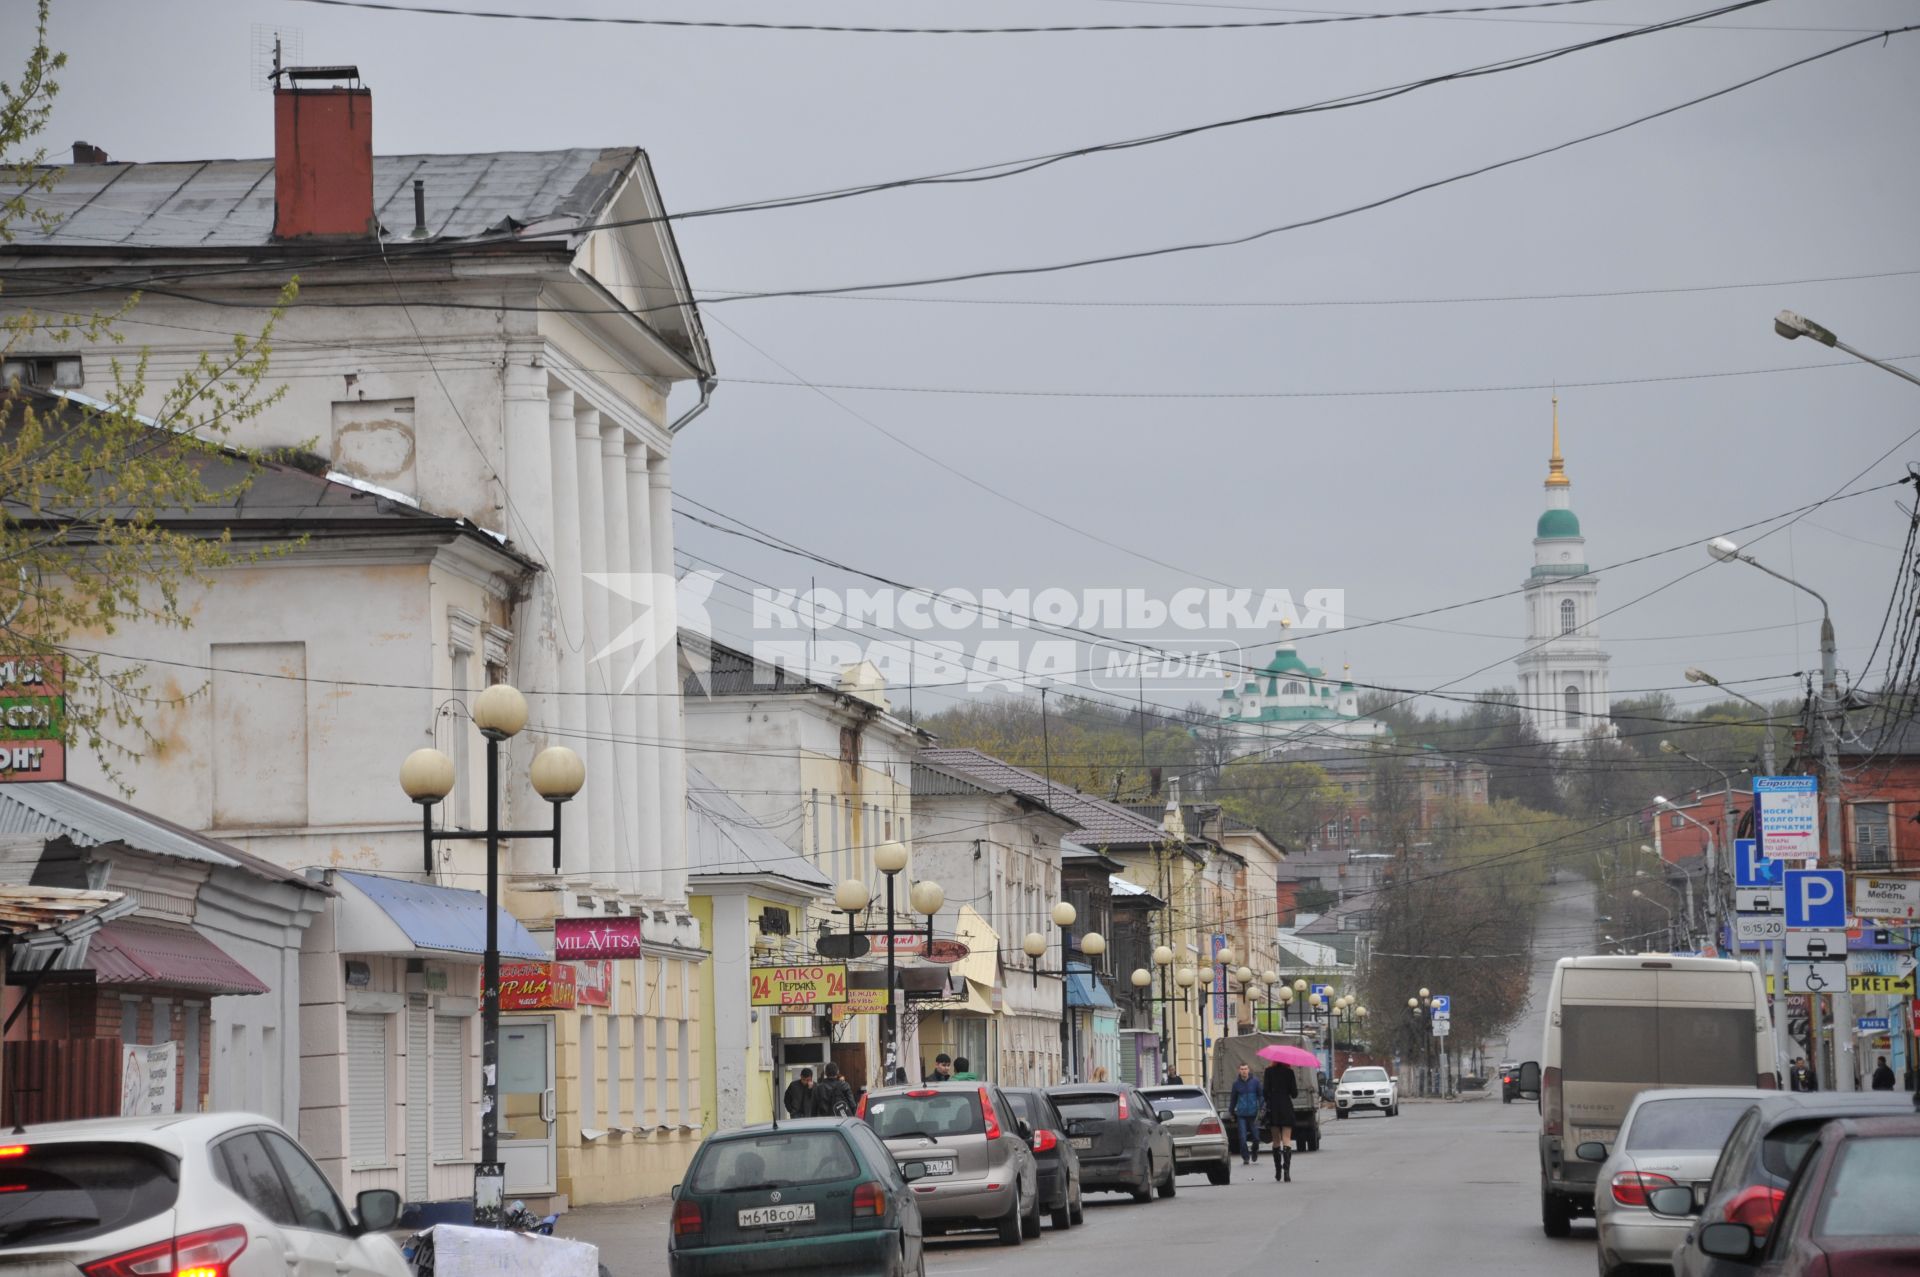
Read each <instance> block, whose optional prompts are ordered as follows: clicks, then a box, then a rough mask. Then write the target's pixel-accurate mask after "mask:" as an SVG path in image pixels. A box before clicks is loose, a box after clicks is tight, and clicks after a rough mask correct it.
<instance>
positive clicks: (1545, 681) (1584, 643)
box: [1516, 395, 1613, 745]
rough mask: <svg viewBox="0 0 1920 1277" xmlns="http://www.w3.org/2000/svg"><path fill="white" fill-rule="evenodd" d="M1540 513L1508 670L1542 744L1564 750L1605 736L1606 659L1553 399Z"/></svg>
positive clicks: (1608, 727)
mask: <svg viewBox="0 0 1920 1277" xmlns="http://www.w3.org/2000/svg"><path fill="white" fill-rule="evenodd" d="M1545 487H1546V492H1547V508H1546V511H1545V512H1544V513H1542V514H1541V516H1540V520H1539V522H1538V523H1537V524H1536V525H1535V527H1534V536H1533V571H1532V573H1531V574H1530V575H1529V576H1528V577H1527V580H1526V582H1525V591H1526V592H1525V594H1524V595H1523V597H1524V599H1525V600H1526V606H1527V651H1526V653H1525V654H1524V655H1522V656H1521V657H1520V658H1519V660H1518V661H1517V662H1516V664H1517V665H1518V667H1519V673H1520V703H1521V704H1522V705H1523V706H1525V707H1526V710H1527V712H1528V714H1529V715H1530V716H1531V717H1532V719H1533V725H1534V729H1535V731H1537V732H1538V733H1539V735H1540V738H1541V739H1542V740H1544V741H1547V742H1549V743H1550V744H1554V745H1568V744H1573V743H1575V742H1578V741H1580V740H1584V739H1585V738H1586V737H1588V736H1591V735H1593V734H1595V733H1596V732H1597V733H1600V734H1603V735H1608V736H1611V735H1612V734H1613V728H1612V721H1611V720H1610V719H1609V718H1608V717H1607V712H1608V709H1609V708H1610V706H1609V703H1608V696H1607V654H1606V652H1604V651H1602V650H1601V648H1600V642H1599V636H1598V634H1597V633H1596V632H1595V618H1596V617H1597V616H1598V615H1599V610H1600V604H1599V594H1600V589H1599V585H1600V583H1599V580H1598V578H1596V577H1594V576H1593V575H1592V574H1591V573H1589V572H1588V571H1587V541H1586V538H1585V537H1583V536H1581V535H1580V518H1579V516H1578V515H1576V514H1574V512H1573V502H1572V495H1573V491H1572V489H1573V484H1572V482H1571V481H1570V480H1569V479H1568V478H1567V473H1566V462H1565V461H1563V460H1562V459H1561V457H1560V399H1559V396H1557V395H1556V396H1555V397H1554V400H1553V455H1552V456H1551V457H1550V458H1548V460H1547V481H1546V484H1545Z"/></svg>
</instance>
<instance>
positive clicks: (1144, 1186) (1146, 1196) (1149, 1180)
mask: <svg viewBox="0 0 1920 1277" xmlns="http://www.w3.org/2000/svg"><path fill="white" fill-rule="evenodd" d="M1127 1191H1129V1192H1131V1193H1132V1194H1133V1200H1134V1201H1136V1202H1150V1201H1152V1200H1153V1158H1152V1156H1148V1158H1147V1173H1146V1174H1145V1175H1142V1176H1141V1177H1140V1185H1139V1187H1138V1188H1132V1189H1129V1190H1127Z"/></svg>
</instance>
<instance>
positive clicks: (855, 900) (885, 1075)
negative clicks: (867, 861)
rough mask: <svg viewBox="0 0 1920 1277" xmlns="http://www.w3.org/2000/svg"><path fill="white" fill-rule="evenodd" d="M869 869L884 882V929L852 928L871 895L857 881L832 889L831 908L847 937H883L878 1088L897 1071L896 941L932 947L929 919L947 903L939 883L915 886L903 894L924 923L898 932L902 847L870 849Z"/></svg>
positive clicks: (890, 844) (904, 855) (888, 845)
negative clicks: (841, 918)
mask: <svg viewBox="0 0 1920 1277" xmlns="http://www.w3.org/2000/svg"><path fill="white" fill-rule="evenodd" d="M873 867H874V868H875V869H878V870H879V871H880V872H881V874H882V875H884V876H885V878H886V880H887V925H886V926H884V927H865V928H860V927H855V926H854V925H853V918H854V915H855V914H857V913H860V912H862V911H863V910H865V909H866V908H867V906H868V905H870V904H871V903H872V900H873V898H872V893H870V892H869V891H868V890H867V884H866V883H864V882H862V881H861V880H860V879H858V878H848V879H846V880H845V881H843V882H841V883H840V885H839V886H837V887H835V888H834V889H833V903H834V907H835V908H837V909H839V910H840V912H842V913H844V914H846V915H847V934H848V935H849V936H868V937H873V938H879V937H885V939H886V942H887V1019H886V1026H887V1027H886V1044H885V1048H884V1054H883V1055H882V1057H881V1058H882V1063H881V1066H880V1084H881V1085H882V1086H886V1085H889V1084H891V1083H892V1081H893V1077H894V1073H895V1071H896V1070H897V1069H898V1068H899V1067H900V1007H899V1005H898V1002H899V990H898V989H897V988H896V984H897V980H896V976H895V955H896V953H897V952H898V950H899V947H900V937H901V936H902V935H903V934H905V935H918V936H921V937H922V938H923V940H924V942H925V943H927V944H932V943H933V916H934V915H935V914H937V913H939V912H940V909H941V906H943V905H945V904H946V902H947V893H946V891H945V890H944V889H943V888H942V887H941V886H940V884H939V883H937V882H933V881H931V880H928V881H922V882H916V883H914V884H913V886H912V887H911V888H910V889H909V890H908V891H907V902H908V904H909V906H910V907H911V908H912V909H913V911H914V912H915V913H917V914H920V915H921V916H922V917H924V918H925V919H926V923H925V924H924V926H921V927H914V928H912V929H911V930H909V931H906V932H902V931H901V930H900V926H899V922H898V920H897V918H896V917H895V915H894V889H893V882H894V879H895V878H897V877H898V876H899V875H900V872H901V870H903V869H905V868H906V867H907V849H906V846H905V845H904V844H902V843H898V842H883V843H881V844H880V845H879V846H878V847H875V848H874V849H873Z"/></svg>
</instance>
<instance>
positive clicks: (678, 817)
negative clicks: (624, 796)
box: [647, 456, 687, 901]
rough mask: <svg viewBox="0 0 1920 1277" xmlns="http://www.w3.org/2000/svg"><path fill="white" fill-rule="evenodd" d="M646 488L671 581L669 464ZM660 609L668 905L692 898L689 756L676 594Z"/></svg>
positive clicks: (658, 465)
mask: <svg viewBox="0 0 1920 1277" xmlns="http://www.w3.org/2000/svg"><path fill="white" fill-rule="evenodd" d="M647 484H648V486H649V487H651V488H652V490H653V491H652V498H653V499H652V503H651V506H650V508H649V509H648V511H647V513H648V515H649V516H650V518H651V523H652V529H653V536H652V538H651V539H652V542H653V544H652V545H651V546H649V547H648V548H649V549H650V550H651V552H652V554H653V570H654V572H655V574H656V575H659V576H665V577H669V578H671V577H672V576H673V574H674V572H673V477H672V474H671V472H670V470H669V468H668V463H667V458H665V457H664V456H663V457H658V458H655V459H654V460H653V461H652V462H651V463H650V464H649V465H648V467H647ZM660 595H661V600H660V606H658V607H656V608H655V609H654V612H653V615H654V623H655V625H656V626H657V627H658V628H657V629H656V630H655V633H656V634H657V635H658V636H659V637H660V641H661V649H660V658H659V659H658V660H656V661H655V662H654V667H655V670H656V671H657V673H658V679H659V681H658V682H657V683H656V684H655V690H656V691H658V692H659V693H660V694H659V695H658V696H656V697H655V698H654V700H655V701H656V702H657V703H656V705H655V706H654V711H655V713H657V714H658V715H659V716H660V748H661V753H660V773H661V775H660V782H661V783H660V867H661V871H662V872H661V878H662V885H661V894H662V895H663V896H665V897H666V899H668V900H675V901H678V900H685V899H686V898H687V836H686V830H687V806H686V804H687V755H686V750H685V748H684V742H685V740H686V733H685V732H684V731H683V730H682V725H681V720H680V655H679V653H680V647H679V643H680V639H679V634H680V619H679V612H678V609H677V607H676V606H675V604H674V599H673V592H672V591H671V590H666V589H664V588H663V589H662V590H661V591H660Z"/></svg>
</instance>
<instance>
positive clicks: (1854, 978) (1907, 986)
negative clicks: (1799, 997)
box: [1767, 962, 1914, 997]
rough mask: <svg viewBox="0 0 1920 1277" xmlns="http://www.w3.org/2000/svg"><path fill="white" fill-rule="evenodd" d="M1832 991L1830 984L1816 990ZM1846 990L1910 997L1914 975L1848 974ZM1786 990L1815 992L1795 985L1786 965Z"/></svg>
mask: <svg viewBox="0 0 1920 1277" xmlns="http://www.w3.org/2000/svg"><path fill="white" fill-rule="evenodd" d="M1797 965H1799V966H1807V965H1809V964H1808V963H1804V962H1803V963H1799V964H1797ZM1821 965H1823V966H1824V965H1829V964H1825V963H1823V964H1821ZM1831 965H1833V966H1837V967H1839V968H1840V969H1841V970H1843V971H1844V970H1846V965H1847V964H1846V963H1844V962H1837V963H1832V964H1831ZM1773 991H1774V984H1773V977H1772V976H1768V977H1767V992H1768V993H1772V992H1773ZM1833 991H1834V989H1833V987H1832V986H1829V987H1828V988H1825V989H1821V990H1818V992H1821V993H1832V992H1833ZM1847 991H1848V992H1849V993H1853V994H1865V993H1885V994H1892V995H1895V996H1898V997H1912V996H1913V993H1914V977H1912V976H1910V975H1909V976H1890V975H1848V976H1847ZM1787 992H1789V993H1812V992H1815V990H1812V989H1806V988H1801V987H1798V986H1796V985H1795V984H1794V982H1793V968H1792V967H1788V969H1787Z"/></svg>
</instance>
